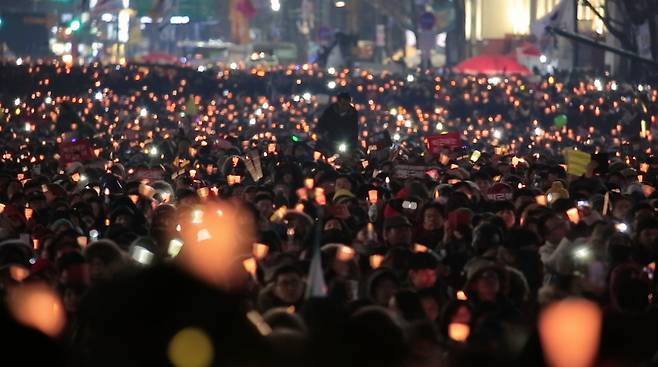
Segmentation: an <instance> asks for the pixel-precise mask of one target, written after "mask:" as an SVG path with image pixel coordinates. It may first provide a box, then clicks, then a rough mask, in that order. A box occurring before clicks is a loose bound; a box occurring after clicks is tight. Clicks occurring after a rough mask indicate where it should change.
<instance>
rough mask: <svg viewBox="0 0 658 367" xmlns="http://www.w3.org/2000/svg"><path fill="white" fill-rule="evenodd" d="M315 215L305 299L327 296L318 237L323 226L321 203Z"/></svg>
mask: <svg viewBox="0 0 658 367" xmlns="http://www.w3.org/2000/svg"><path fill="white" fill-rule="evenodd" d="M317 216H318V220H317V222H316V223H315V239H314V241H313V257H312V258H311V267H310V269H309V271H308V278H307V280H306V299H308V298H314V297H326V296H327V283H326V282H325V280H324V272H323V271H322V254H321V253H320V237H321V236H322V227H323V224H322V218H323V216H324V207H323V206H322V205H318V211H317Z"/></svg>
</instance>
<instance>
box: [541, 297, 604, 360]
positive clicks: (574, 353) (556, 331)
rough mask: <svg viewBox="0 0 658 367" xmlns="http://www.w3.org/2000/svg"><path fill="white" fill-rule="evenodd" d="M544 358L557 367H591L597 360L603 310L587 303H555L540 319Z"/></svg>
mask: <svg viewBox="0 0 658 367" xmlns="http://www.w3.org/2000/svg"><path fill="white" fill-rule="evenodd" d="M539 333H540V337H541V343H542V346H543V350H544V356H545V357H546V360H547V361H548V363H549V365H551V366H555V367H588V366H591V365H592V363H593V361H594V358H595V356H596V353H597V350H598V346H599V337H600V333H601V310H600V309H599V307H598V306H597V305H596V304H595V303H593V302H590V301H587V300H584V299H567V300H565V301H560V302H557V303H554V304H552V305H550V306H548V308H546V309H545V310H544V312H542V314H541V315H540V317H539Z"/></svg>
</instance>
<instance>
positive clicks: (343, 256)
mask: <svg viewBox="0 0 658 367" xmlns="http://www.w3.org/2000/svg"><path fill="white" fill-rule="evenodd" d="M355 255H356V252H354V249H352V248H351V247H348V246H345V245H340V247H339V248H338V251H337V252H336V259H338V260H340V261H343V262H347V261H350V260H352V259H353V258H354V256H355Z"/></svg>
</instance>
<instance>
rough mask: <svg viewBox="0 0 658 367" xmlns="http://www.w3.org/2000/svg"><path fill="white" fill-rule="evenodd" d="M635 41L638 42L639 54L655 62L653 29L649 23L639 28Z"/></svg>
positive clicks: (646, 22)
mask: <svg viewBox="0 0 658 367" xmlns="http://www.w3.org/2000/svg"><path fill="white" fill-rule="evenodd" d="M635 34H636V36H635V39H636V41H637V48H638V50H637V51H638V54H639V55H640V56H642V57H644V58H647V59H650V60H653V53H652V52H651V28H650V26H649V21H648V20H647V21H645V22H644V23H642V24H640V25H639V26H637V29H636V32H635Z"/></svg>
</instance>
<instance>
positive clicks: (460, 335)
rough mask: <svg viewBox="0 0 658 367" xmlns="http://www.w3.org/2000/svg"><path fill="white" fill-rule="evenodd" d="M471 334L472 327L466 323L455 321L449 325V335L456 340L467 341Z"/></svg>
mask: <svg viewBox="0 0 658 367" xmlns="http://www.w3.org/2000/svg"><path fill="white" fill-rule="evenodd" d="M470 334H471V327H470V326H468V325H466V324H462V323H458V322H453V323H450V325H448V335H450V339H452V340H454V341H457V342H465V341H466V339H468V336H469V335H470Z"/></svg>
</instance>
